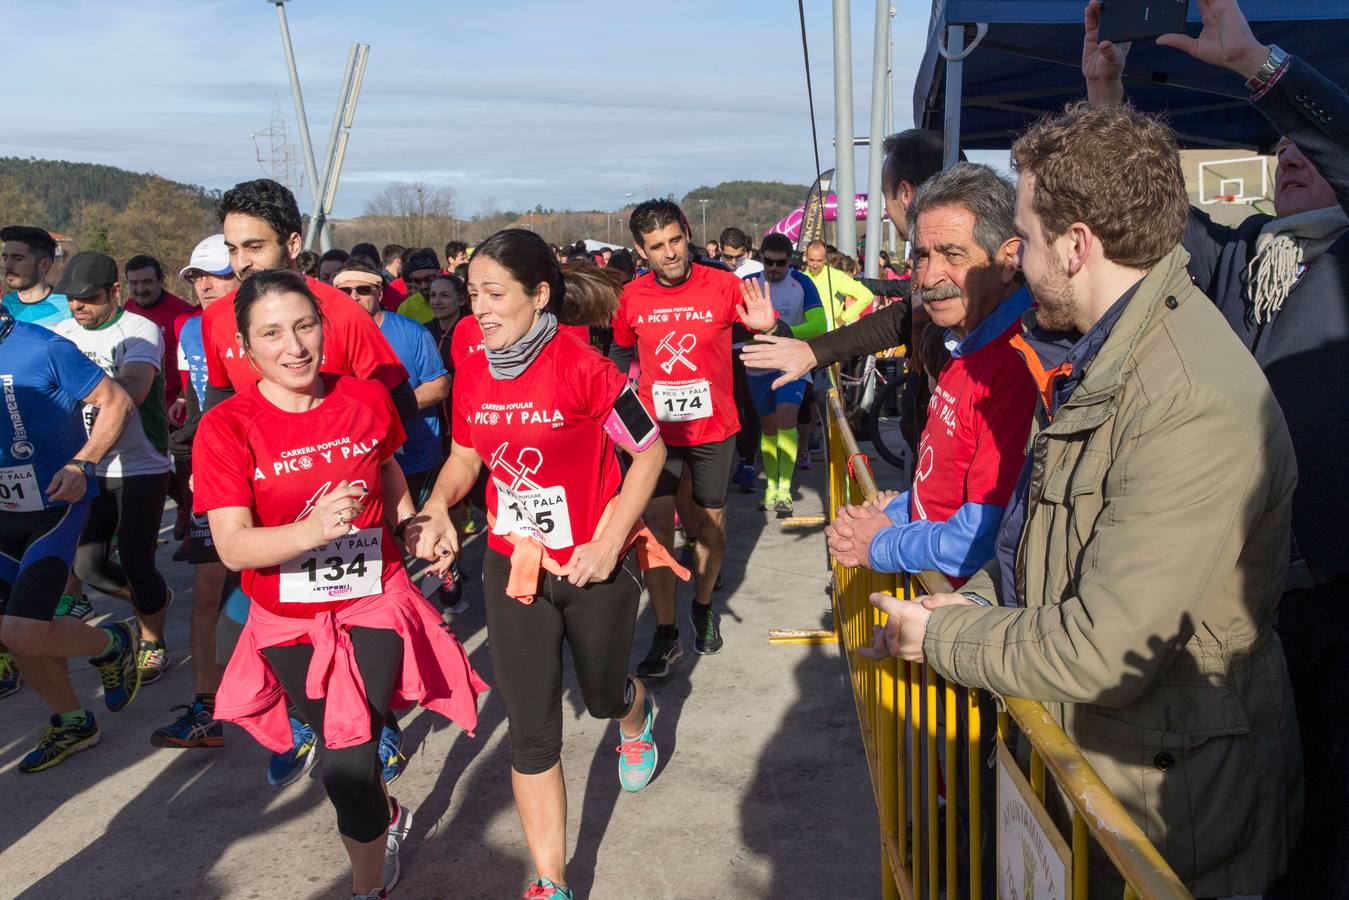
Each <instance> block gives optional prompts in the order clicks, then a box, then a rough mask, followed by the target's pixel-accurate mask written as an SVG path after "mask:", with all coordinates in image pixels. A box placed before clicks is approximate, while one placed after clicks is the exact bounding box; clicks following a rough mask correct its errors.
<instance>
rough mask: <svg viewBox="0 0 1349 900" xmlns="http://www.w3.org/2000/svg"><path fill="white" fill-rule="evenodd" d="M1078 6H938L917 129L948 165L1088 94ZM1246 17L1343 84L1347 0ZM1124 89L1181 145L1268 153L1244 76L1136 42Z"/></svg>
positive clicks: (1267, 130) (1268, 5)
mask: <svg viewBox="0 0 1349 900" xmlns="http://www.w3.org/2000/svg"><path fill="white" fill-rule="evenodd" d="M1085 6H1086V2H1085V0H934V2H933V4H932V20H931V24H930V25H929V27H928V41H927V50H926V52H925V53H924V55H923V63H922V66H921V68H920V69H919V71H918V79H917V82H916V84H915V87H914V95H913V108H914V122H915V123H916V124H917V125H918V126H919V127H922V128H935V129H942V130H944V131H945V133H946V139H947V153H948V160H949V159H951V158H953V157H954V154H955V147H957V146H958V147H960V148H962V149H965V150H1001V149H1006V148H1008V147H1010V146H1011V142H1012V139H1013V138H1014V137H1015V136H1016V134H1017V133H1018V132H1020V131H1021V130H1022V129H1023V128H1024V127H1025V126H1026V125H1027V124H1028V123H1029V122H1031V121H1033V120H1034V119H1036V118H1037V117H1039V116H1040V115H1041V114H1042V113H1045V112H1051V111H1054V110H1058V109H1062V108H1063V104H1064V103H1066V102H1068V101H1069V100H1072V99H1074V98H1081V97H1085V96H1086V85H1085V84H1084V83H1083V81H1082V72H1081V56H1082V12H1083V9H1084V7H1085ZM1241 8H1242V11H1243V12H1244V13H1245V14H1246V17H1247V18H1248V19H1249V20H1250V22H1251V30H1252V31H1253V32H1254V33H1255V36H1256V38H1257V39H1258V40H1260V41H1262V42H1264V43H1272V44H1278V45H1279V46H1280V47H1282V48H1283V49H1284V50H1286V51H1288V52H1289V53H1291V54H1294V55H1295V56H1299V57H1302V58H1303V59H1305V60H1306V61H1307V62H1309V63H1311V64H1312V65H1313V66H1314V67H1316V68H1317V69H1318V70H1319V71H1320V72H1321V73H1322V74H1323V75H1325V76H1326V77H1327V78H1329V79H1330V80H1332V81H1334V82H1335V83H1336V84H1342V85H1343V84H1349V53H1347V52H1346V47H1349V0H1316V2H1309V0H1242V2H1241ZM1188 18H1189V22H1190V24H1189V27H1188V28H1187V29H1186V31H1187V33H1189V34H1191V35H1196V34H1198V33H1199V28H1200V17H1199V10H1198V8H1197V6H1196V5H1195V4H1194V3H1193V2H1191V4H1190V10H1189V15H1188ZM962 55H963V59H962V58H961V57H962ZM1125 90H1126V91H1127V92H1128V95H1129V98H1130V100H1131V101H1132V102H1133V103H1134V104H1135V105H1137V106H1139V107H1140V108H1143V109H1148V110H1153V111H1162V110H1165V111H1167V113H1168V114H1169V116H1170V119H1171V124H1172V126H1173V127H1174V128H1175V129H1176V132H1177V133H1178V134H1179V135H1180V139H1181V142H1182V144H1183V145H1184V146H1186V147H1233V148H1242V149H1247V150H1268V148H1270V147H1271V146H1273V144H1274V143H1275V142H1276V141H1277V140H1278V137H1279V136H1278V135H1277V134H1276V133H1275V132H1274V129H1273V128H1271V127H1270V125H1269V123H1268V122H1267V121H1266V120H1265V118H1264V117H1263V116H1261V115H1260V114H1259V113H1258V112H1256V111H1255V110H1254V109H1253V108H1252V107H1251V105H1250V102H1249V100H1248V98H1249V96H1250V92H1249V91H1248V90H1247V89H1246V86H1245V85H1244V84H1242V82H1241V79H1240V78H1238V77H1237V76H1236V75H1234V74H1232V73H1231V72H1229V71H1227V70H1226V69H1217V68H1214V67H1213V66H1209V65H1207V64H1205V63H1201V62H1199V61H1198V60H1195V59H1192V58H1191V57H1190V56H1189V55H1188V54H1186V53H1182V52H1181V51H1179V50H1173V49H1171V48H1169V47H1158V46H1157V45H1156V44H1154V43H1153V42H1152V41H1144V42H1136V43H1135V44H1134V46H1133V49H1132V50H1131V52H1130V53H1129V59H1128V63H1127V65H1126V68H1125ZM957 136H958V141H957V140H955V138H957Z"/></svg>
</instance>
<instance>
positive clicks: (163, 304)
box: [122, 255, 197, 409]
mask: <svg viewBox="0 0 1349 900" xmlns="http://www.w3.org/2000/svg"><path fill="white" fill-rule="evenodd" d="M122 277H123V280H124V281H125V282H126V287H127V293H128V296H127V300H126V311H127V312H129V313H135V314H136V315H138V316H144V317H145V318H147V319H149V320H150V321H151V322H154V323H155V324H156V325H158V326H159V334H160V336H162V337H163V338H164V368H163V369H162V370H161V371H162V372H163V373H164V408H165V409H168V408H169V407H171V406H173V404H174V401H175V400H177V399H178V396H179V395H180V394H181V393H182V390H183V385H182V379H181V378H180V376H179V372H178V331H177V329H176V328H175V325H176V324H177V322H178V319H179V318H180V317H182V316H185V315H190V314H191V313H193V312H196V311H197V309H196V307H194V306H192V305H191V304H190V303H188V302H187V301H186V300H184V299H183V298H181V297H179V296H177V295H176V294H172V293H170V292H169V291H166V290H165V289H164V267H163V266H161V265H160V263H159V260H157V259H155V258H154V257H153V256H146V255H140V256H133V257H131V259H129V260H127V263H126V266H125V267H124V268H123V270H122Z"/></svg>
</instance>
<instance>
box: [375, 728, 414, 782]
mask: <svg viewBox="0 0 1349 900" xmlns="http://www.w3.org/2000/svg"><path fill="white" fill-rule="evenodd" d="M407 761H408V760H407V757H406V756H404V755H403V729H401V728H399V727H398V723H397V722H394V723H393V727H392V728H390V727H389V723H388V722H385V723H384V731H383V733H382V734H380V736H379V764H380V766H382V767H383V770H384V783H385V784H393V783H394V782H395V781H397V780H398V776H399V775H402V774H403V766H404V765H405V764H406V763H407Z"/></svg>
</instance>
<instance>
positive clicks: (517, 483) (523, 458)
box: [488, 441, 543, 491]
mask: <svg viewBox="0 0 1349 900" xmlns="http://www.w3.org/2000/svg"><path fill="white" fill-rule="evenodd" d="M510 445H511V442H510V441H502V442H501V445H500V446H499V447H497V448H496V449H495V450H493V451H492V459H491V461H490V462H489V463H488V465H489V466H490V467H491V469H492V470H493V471H497V470H500V471H502V472H505V473H506V474H507V475H509V476H510V477H511V481H510V484H507V485H506V487H508V488H509V489H510V490H512V491H521V490H525V491H541V490H543V488H541V487H539V485H538V484H536V483H535V482H534V480H533V479H532V478H530V476H531V475H533V474H534V473H535V472H537V471H539V469H540V467H542V466H543V454H542V453H540V452H539V451H538V449H537V448H535V447H521V448H520V449H519V450H518V451H517V452H516V454H515V461H514V462H507V460H506V457H507V454H508V448H509V447H510Z"/></svg>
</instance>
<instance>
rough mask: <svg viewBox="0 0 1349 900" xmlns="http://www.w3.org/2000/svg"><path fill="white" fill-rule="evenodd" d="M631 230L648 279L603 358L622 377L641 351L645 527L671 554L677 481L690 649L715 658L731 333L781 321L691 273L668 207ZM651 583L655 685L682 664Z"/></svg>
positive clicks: (669, 598) (652, 579) (716, 281)
mask: <svg viewBox="0 0 1349 900" xmlns="http://www.w3.org/2000/svg"><path fill="white" fill-rule="evenodd" d="M629 227H630V229H631V231H632V236H633V239H634V240H635V241H636V242H637V249H638V251H639V252H640V253H641V254H642V257H643V258H644V259H645V260H646V261H647V265H648V266H649V267H650V269H651V271H650V272H648V273H647V274H646V275H643V276H641V277H640V278H635V279H633V280H632V281H630V282H628V284H627V286H626V287H624V288H623V294H622V297H621V298H620V300H619V307H618V313H617V314H616V315H615V316H614V343H613V349H612V350H611V351H610V355H611V356H613V357H614V360H615V362H617V363H618V367H619V370H620V371H622V372H627V371H628V366H629V364H630V361H631V353H632V349H633V348H634V347H635V348H636V349H637V358H638V362H639V363H640V365H641V373H640V377H639V380H638V388H639V391H640V392H641V397H642V400H643V402H645V403H647V404H648V405H649V407H650V408H651V409H653V410H655V413H656V417H657V418H658V419H659V420H660V431H661V437H662V438H664V440H665V443H666V445H667V447H668V448H669V456H668V457H667V459H666V462H665V468H664V471H662V473H661V477H660V480H659V481H658V482H657V484H656V491H655V496H654V497H652V499H651V505H650V506H649V507H648V508H647V512H646V519H647V521H648V522H649V523H650V525H651V528H652V530H653V531H654V532H655V533H656V535H657V536H658V537H659V538H660V539H661V541H662V542H664V543H665V545H666V546H667V547H669V548H671V549H673V547H674V514H675V495H676V493H679V494H680V496H681V500H682V499H683V493H682V491H681V487H680V481H681V478H682V479H684V480H686V481H687V482H688V483H689V494H690V496H689V501H690V502H687V503H681V505H680V510H679V512H680V520H681V521H682V522H683V523H684V527H685V530H686V531H687V532H688V533H689V536H690V537H692V538H693V540H694V541H695V544H694V562H693V568H694V574H695V576H696V582H697V584H696V588H695V591H694V598H693V599H694V603H693V608H692V610H691V617H692V624H693V632H694V638H693V647H694V650H696V651H697V652H698V653H716V652H718V651H720V650H721V646H722V639H721V628H720V625H719V624H718V622H717V617H716V616H715V615H714V614H713V612H712V591H713V587H714V585H715V584H716V582H717V575H718V574H719V573H720V571H721V561H722V557H723V556H724V555H725V552H726V486H727V483H728V482H729V480H730V476H731V466H732V464H733V462H734V461H735V433H736V432H737V431H739V430H740V419H739V413H738V412H737V410H736V405H735V396H734V392H735V385H734V381H733V378H732V372H731V343H732V341H731V329H732V326H735V325H736V324H737V323H738V322H742V323H744V326H745V327H747V328H749V329H751V330H753V331H757V332H759V333H764V334H766V333H769V332H772V331H774V330H775V324H776V322H775V319H776V315H775V313H774V312H773V305H772V303H771V302H769V301H767V300H766V299H764V298H763V296H762V295H759V294H754V295H751V294H749V293H748V292H745V291H744V287H743V285H742V284H741V282H740V279H738V278H736V277H735V276H734V275H733V274H731V273H730V272H729V271H726V270H723V269H720V268H712V267H710V266H701V265H694V264H693V260H692V257H691V255H690V253H689V229H688V222H687V221H686V220H685V218H684V214H683V212H682V211H680V209H679V207H678V206H677V205H676V204H675V203H673V202H672V201H669V200H648V201H647V202H645V203H642V204H640V205H638V207H637V208H636V209H635V210H633V213H632V218H631V220H630V222H629ZM784 327H785V326H784ZM789 332H790V329H788V333H789ZM647 586H648V587H649V588H650V590H651V607H652V609H653V610H654V611H655V614H656V626H657V627H656V636H655V638H654V640H653V641H652V643H651V650H650V652H648V653H647V655H646V658H645V659H644V660H642V663H641V665H639V666H638V667H637V673H638V674H639V675H645V676H649V677H655V678H659V677H663V676H665V675H667V674H669V671H670V664H671V663H672V662H674V661H675V660H677V659H679V658H680V657H681V656H683V649H682V648H681V647H680V644H679V629H678V628H676V627H675V624H674V622H675V583H674V579H673V578H671V577H670V576H669V575H668V573H665V572H652V573H651V575H650V576H649V577H648V579H647Z"/></svg>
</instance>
